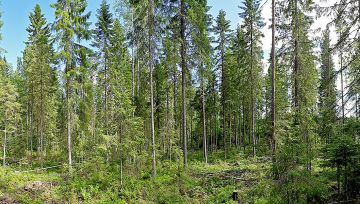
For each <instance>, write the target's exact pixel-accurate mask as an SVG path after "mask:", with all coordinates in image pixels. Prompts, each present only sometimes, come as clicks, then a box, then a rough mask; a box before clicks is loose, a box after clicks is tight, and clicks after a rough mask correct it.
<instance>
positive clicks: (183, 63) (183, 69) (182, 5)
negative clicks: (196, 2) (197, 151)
mask: <svg viewBox="0 0 360 204" xmlns="http://www.w3.org/2000/svg"><path fill="white" fill-rule="evenodd" d="M185 15H186V14H185V1H184V0H180V36H181V75H182V76H181V78H182V82H181V83H182V138H183V154H184V155H183V156H184V168H186V166H187V136H186V56H185V55H186V42H185V41H186V37H185Z"/></svg>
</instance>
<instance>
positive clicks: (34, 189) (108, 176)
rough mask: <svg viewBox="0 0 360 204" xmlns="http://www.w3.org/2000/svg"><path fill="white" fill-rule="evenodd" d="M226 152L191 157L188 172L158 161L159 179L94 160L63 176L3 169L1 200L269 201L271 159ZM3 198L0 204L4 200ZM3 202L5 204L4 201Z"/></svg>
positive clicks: (1, 174) (57, 173) (169, 163)
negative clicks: (226, 153)
mask: <svg viewBox="0 0 360 204" xmlns="http://www.w3.org/2000/svg"><path fill="white" fill-rule="evenodd" d="M223 156H224V154H223V153H222V152H214V153H212V154H211V155H209V163H208V164H205V163H204V162H203V161H202V154H201V152H200V153H199V152H196V153H191V154H190V155H189V158H190V162H189V165H188V167H187V168H186V170H184V169H183V167H182V163H180V164H179V162H175V161H172V162H170V161H168V162H161V163H158V166H157V167H158V168H157V176H156V178H152V177H151V171H149V168H143V169H146V170H140V171H139V173H134V172H136V171H135V167H132V166H131V165H128V166H127V167H126V169H124V170H123V177H121V175H120V167H119V166H117V165H107V164H105V163H103V162H100V161H101V160H97V159H96V158H95V159H93V160H92V161H89V162H84V163H82V164H81V165H79V166H76V167H74V168H73V170H72V174H71V176H69V174H68V173H67V169H63V171H62V172H54V171H46V172H27V173H20V172H16V171H15V170H14V169H11V168H0V198H1V199H3V200H6V199H7V200H10V201H13V202H14V203H237V201H233V199H232V195H233V194H234V193H237V195H238V199H239V200H240V201H241V202H242V203H244V202H250V203H266V198H267V196H269V195H270V191H271V189H270V188H271V187H270V183H271V182H270V180H269V179H268V177H269V176H268V175H269V171H270V167H271V165H270V158H267V157H255V158H252V157H244V156H243V155H241V154H235V153H234V154H229V155H228V158H227V159H226V160H223V159H224V158H222V157H223ZM1 199H0V201H1ZM0 203H1V202H0Z"/></svg>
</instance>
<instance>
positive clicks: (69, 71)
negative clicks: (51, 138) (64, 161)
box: [52, 0, 90, 172]
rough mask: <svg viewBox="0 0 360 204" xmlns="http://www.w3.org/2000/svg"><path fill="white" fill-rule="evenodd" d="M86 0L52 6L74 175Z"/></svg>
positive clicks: (86, 33) (86, 35)
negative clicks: (76, 86) (77, 90)
mask: <svg viewBox="0 0 360 204" xmlns="http://www.w3.org/2000/svg"><path fill="white" fill-rule="evenodd" d="M86 6H87V1H86V0H57V2H56V3H55V4H53V5H52V7H53V8H54V9H55V23H54V29H55V31H56V35H57V39H58V43H59V47H60V48H61V51H60V53H59V57H60V60H61V61H62V62H63V63H64V66H65V69H64V78H65V96H66V101H65V102H66V116H65V117H66V119H65V121H66V129H67V150H68V164H69V171H70V172H71V166H72V163H73V162H72V160H73V158H72V151H73V150H72V147H73V144H72V143H73V142H72V141H73V140H74V138H73V129H74V120H75V115H74V111H75V105H76V100H74V99H75V98H74V97H75V94H76V93H75V91H74V83H75V82H76V80H77V76H76V75H77V70H78V63H77V60H76V57H77V51H78V50H79V49H80V48H81V47H82V45H81V44H80V43H79V42H80V41H81V40H83V39H88V38H89V28H88V27H89V23H88V22H87V20H88V19H89V17H90V13H85V9H86Z"/></svg>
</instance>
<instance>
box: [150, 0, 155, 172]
mask: <svg viewBox="0 0 360 204" xmlns="http://www.w3.org/2000/svg"><path fill="white" fill-rule="evenodd" d="M153 26H154V1H153V0H149V64H150V101H151V144H152V176H153V177H155V176H156V146H155V124H154V85H153V52H154V50H153V46H152V37H153V32H154V28H153Z"/></svg>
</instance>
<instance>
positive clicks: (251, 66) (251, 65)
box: [250, 23, 256, 157]
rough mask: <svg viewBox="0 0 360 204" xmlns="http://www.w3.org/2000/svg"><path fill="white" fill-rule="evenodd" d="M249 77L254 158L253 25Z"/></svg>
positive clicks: (254, 154) (254, 153)
mask: <svg viewBox="0 0 360 204" xmlns="http://www.w3.org/2000/svg"><path fill="white" fill-rule="evenodd" d="M250 58H251V59H250V76H251V82H250V83H251V136H252V143H253V147H252V149H253V156H254V157H255V156H256V147H255V145H256V136H255V117H256V115H255V108H256V107H255V106H256V105H255V103H256V102H255V96H254V89H255V87H254V76H253V75H254V70H253V68H254V66H253V24H252V23H251V34H250Z"/></svg>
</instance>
